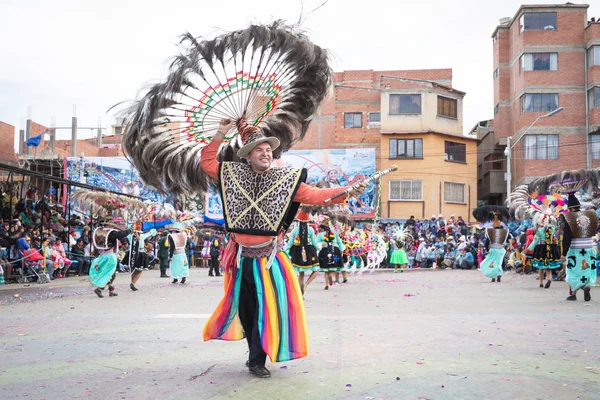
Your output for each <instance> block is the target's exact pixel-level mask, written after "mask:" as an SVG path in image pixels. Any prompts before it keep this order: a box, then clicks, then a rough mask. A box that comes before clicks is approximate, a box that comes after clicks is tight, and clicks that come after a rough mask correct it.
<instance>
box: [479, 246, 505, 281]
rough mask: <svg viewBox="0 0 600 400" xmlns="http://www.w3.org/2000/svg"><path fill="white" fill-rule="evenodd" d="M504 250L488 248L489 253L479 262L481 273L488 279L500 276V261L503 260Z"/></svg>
mask: <svg viewBox="0 0 600 400" xmlns="http://www.w3.org/2000/svg"><path fill="white" fill-rule="evenodd" d="M504 254H506V250H504V249H496V248H493V247H492V248H490V252H489V253H488V255H487V256H486V257H485V260H483V261H482V262H481V266H480V268H481V272H483V275H485V276H487V277H488V278H497V277H499V276H502V261H503V260H504Z"/></svg>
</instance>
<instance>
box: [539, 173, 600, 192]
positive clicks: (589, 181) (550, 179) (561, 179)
mask: <svg viewBox="0 0 600 400" xmlns="http://www.w3.org/2000/svg"><path fill="white" fill-rule="evenodd" d="M599 183H600V177H599V171H598V170H597V169H591V170H590V169H588V170H586V169H576V170H571V171H562V172H559V173H556V174H552V175H548V176H544V177H541V178H538V179H535V180H533V181H532V182H531V183H530V184H529V191H530V192H531V193H533V192H538V193H545V192H550V191H552V192H558V193H563V194H564V193H574V192H576V191H578V190H580V189H583V190H584V191H590V190H594V189H596V188H597V187H598V184H599Z"/></svg>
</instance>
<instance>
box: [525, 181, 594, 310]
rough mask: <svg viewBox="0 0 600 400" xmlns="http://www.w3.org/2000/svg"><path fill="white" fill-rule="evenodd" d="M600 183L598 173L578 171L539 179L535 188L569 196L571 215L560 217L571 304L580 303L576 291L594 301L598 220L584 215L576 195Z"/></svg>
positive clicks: (533, 186)
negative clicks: (594, 237)
mask: <svg viewBox="0 0 600 400" xmlns="http://www.w3.org/2000/svg"><path fill="white" fill-rule="evenodd" d="M599 183H600V177H599V171H598V170H574V171H566V172H562V173H560V174H554V175H550V176H547V177H543V178H539V179H536V180H535V181H533V182H532V183H531V184H530V187H531V188H540V189H543V188H546V187H548V188H551V189H552V190H556V191H558V192H561V193H566V194H568V200H567V202H568V208H569V212H568V213H564V214H563V215H562V216H561V217H560V222H561V224H562V226H563V242H562V255H563V256H565V257H566V260H567V269H566V270H567V276H566V280H567V282H568V283H569V286H570V287H571V290H572V291H573V295H571V296H569V297H568V298H567V300H576V297H575V291H577V290H578V289H581V288H583V289H584V291H585V292H586V294H585V296H586V301H589V300H590V287H592V286H594V285H595V283H596V279H597V273H596V256H597V254H596V246H595V245H594V242H593V240H592V237H593V236H594V235H596V233H597V232H598V216H597V214H596V213H595V211H593V210H585V211H582V210H581V209H580V203H579V200H578V199H577V198H576V197H575V193H577V192H578V191H580V190H584V191H588V192H590V191H592V190H595V189H597V188H598V184H599Z"/></svg>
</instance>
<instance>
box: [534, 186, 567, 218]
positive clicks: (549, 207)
mask: <svg viewBox="0 0 600 400" xmlns="http://www.w3.org/2000/svg"><path fill="white" fill-rule="evenodd" d="M527 202H528V203H529V206H530V207H531V208H533V209H534V210H536V211H538V212H540V213H543V214H546V215H554V216H558V215H560V214H564V213H567V212H569V207H568V202H567V197H566V196H563V195H560V194H558V193H544V194H538V193H537V192H533V193H531V195H530V196H529V199H528V200H527Z"/></svg>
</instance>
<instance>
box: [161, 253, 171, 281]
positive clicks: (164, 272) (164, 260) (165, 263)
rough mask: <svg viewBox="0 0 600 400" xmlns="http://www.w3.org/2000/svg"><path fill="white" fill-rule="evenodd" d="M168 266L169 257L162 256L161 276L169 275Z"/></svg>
mask: <svg viewBox="0 0 600 400" xmlns="http://www.w3.org/2000/svg"><path fill="white" fill-rule="evenodd" d="M167 268H169V258H164V257H161V258H160V276H167Z"/></svg>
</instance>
